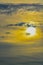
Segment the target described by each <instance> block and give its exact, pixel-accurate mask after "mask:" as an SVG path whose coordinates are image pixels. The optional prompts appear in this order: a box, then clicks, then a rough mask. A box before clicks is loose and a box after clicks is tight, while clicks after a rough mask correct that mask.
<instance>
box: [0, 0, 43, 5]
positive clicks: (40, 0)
mask: <svg viewBox="0 0 43 65" xmlns="http://www.w3.org/2000/svg"><path fill="white" fill-rule="evenodd" d="M0 3H41V4H43V0H0Z"/></svg>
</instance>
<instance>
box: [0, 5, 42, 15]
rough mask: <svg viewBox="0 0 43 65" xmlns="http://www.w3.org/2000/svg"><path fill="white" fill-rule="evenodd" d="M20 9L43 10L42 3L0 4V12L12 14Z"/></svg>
mask: <svg viewBox="0 0 43 65" xmlns="http://www.w3.org/2000/svg"><path fill="white" fill-rule="evenodd" d="M19 9H23V10H27V11H38V12H39V11H43V5H41V4H0V14H12V13H14V12H18V10H19Z"/></svg>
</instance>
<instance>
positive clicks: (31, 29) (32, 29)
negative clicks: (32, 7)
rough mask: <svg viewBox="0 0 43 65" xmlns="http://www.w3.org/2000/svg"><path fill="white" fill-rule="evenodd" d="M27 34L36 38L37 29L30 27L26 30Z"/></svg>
mask: <svg viewBox="0 0 43 65" xmlns="http://www.w3.org/2000/svg"><path fill="white" fill-rule="evenodd" d="M26 34H27V35H29V36H34V35H35V34H36V28H34V27H28V28H27V29H26Z"/></svg>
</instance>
